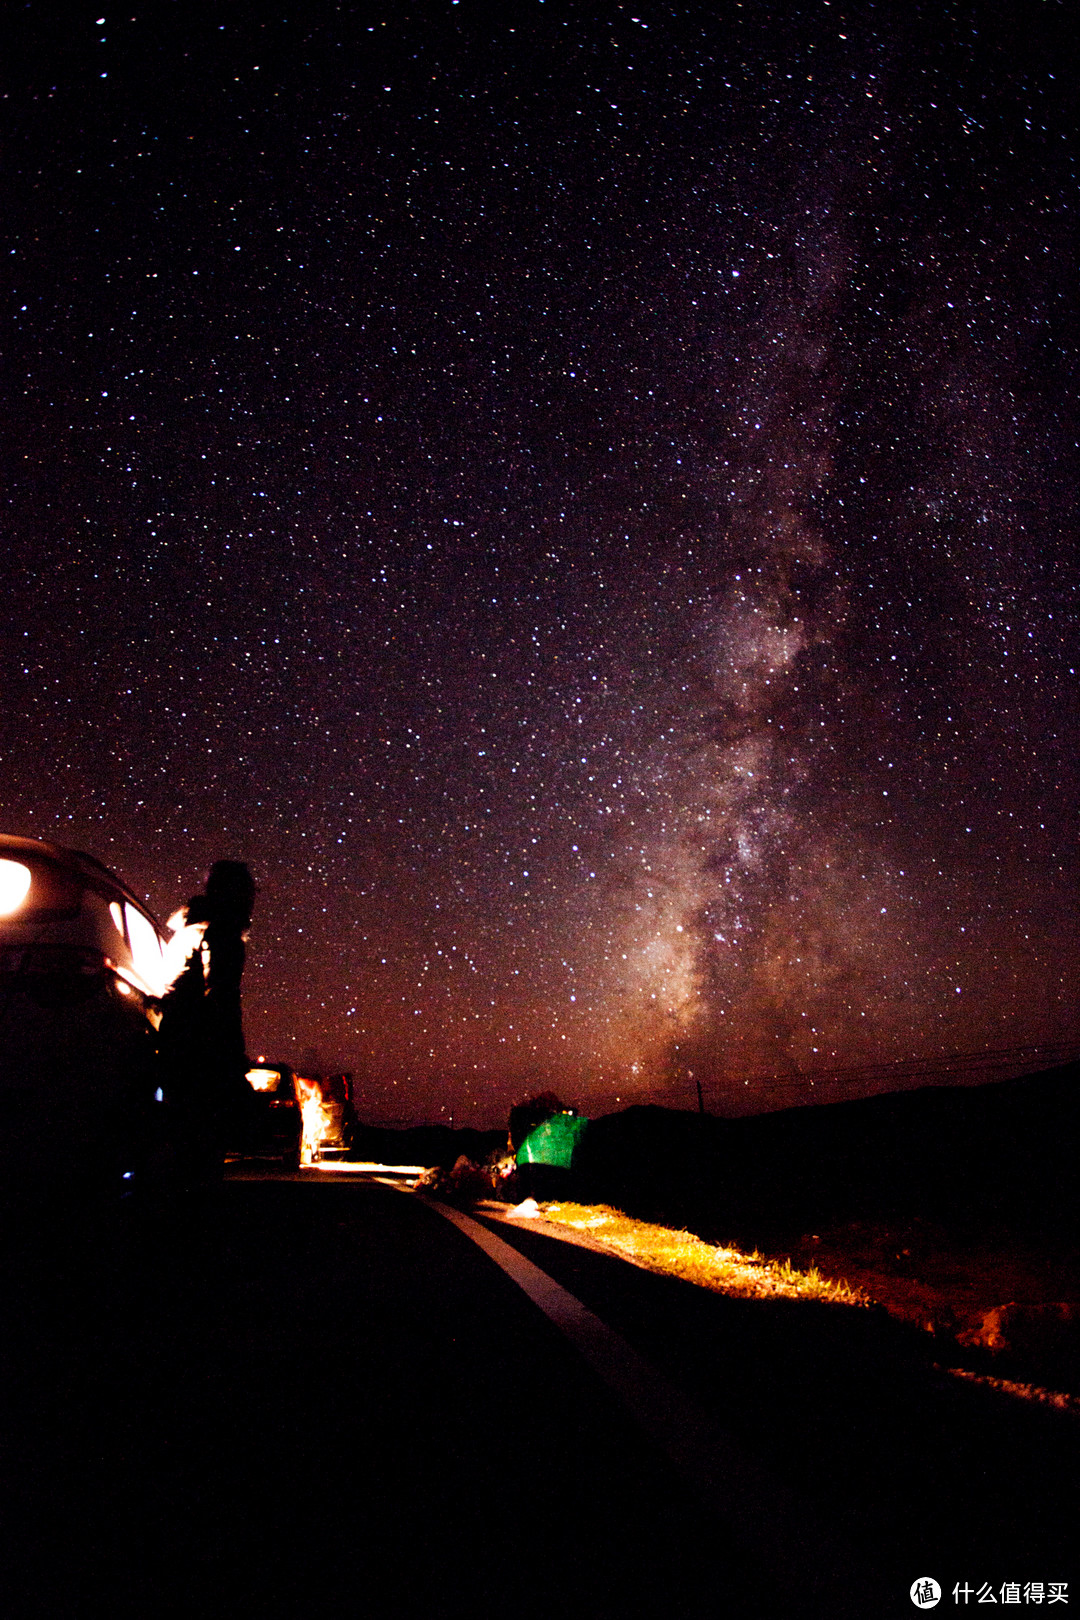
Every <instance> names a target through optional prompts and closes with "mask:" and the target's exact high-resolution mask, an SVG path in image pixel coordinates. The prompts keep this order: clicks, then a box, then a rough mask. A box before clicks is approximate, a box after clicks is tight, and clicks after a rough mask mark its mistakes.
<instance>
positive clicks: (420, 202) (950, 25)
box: [0, 0, 1080, 1123]
mask: <svg viewBox="0 0 1080 1620" xmlns="http://www.w3.org/2000/svg"><path fill="white" fill-rule="evenodd" d="M1074 24H1075V12H1074V10H1073V8H1072V7H1071V6H1069V5H1067V4H1058V3H1053V0H1024V3H1022V4H1019V3H1018V4H1013V5H1010V4H994V5H991V4H979V3H976V4H970V3H969V4H964V5H958V4H949V3H934V4H932V5H931V4H929V3H919V0H905V3H903V4H896V5H893V6H890V5H888V4H872V3H870V0H863V3H861V4H850V5H845V4H842V3H841V0H832V3H831V4H830V3H828V0H807V3H806V4H803V5H799V4H795V3H789V4H782V3H777V4H773V5H769V4H759V3H756V0H744V3H743V4H742V5H737V4H731V5H726V6H725V5H719V6H717V5H712V6H707V7H706V6H702V7H698V6H695V5H674V6H672V5H670V4H668V5H657V4H653V0H648V3H647V4H646V3H645V0H642V4H641V5H625V6H624V5H616V4H607V3H598V0H593V3H573V0H546V3H541V0H511V3H510V4H506V5H500V6H491V7H488V6H481V5H479V4H478V3H477V0H460V3H458V0H445V3H438V4H437V3H428V4H423V5H410V4H402V5H394V6H385V7H381V8H379V7H374V6H372V7H365V6H362V5H350V4H346V3H343V4H341V5H337V6H331V5H323V6H319V5H318V4H315V5H313V4H311V3H310V0H305V4H304V5H303V6H296V7H294V6H292V5H290V4H282V5H280V6H278V7H277V8H276V9H275V8H274V7H272V6H269V5H267V6H263V7H258V8H255V7H251V8H243V7H229V6H223V7H221V6H214V7H200V6H198V5H194V6H180V5H178V4H175V3H165V0H160V3H155V4H154V5H152V6H146V7H143V6H140V5H138V4H136V3H135V0H128V3H127V5H126V8H125V9H124V10H123V11H122V12H121V11H119V10H114V9H112V8H111V7H110V6H108V5H102V6H100V7H98V8H97V9H94V7H92V6H85V5H84V6H82V7H81V8H70V7H66V8H59V7H50V6H46V5H41V4H37V3H32V4H29V5H27V6H25V7H20V8H18V9H16V8H11V10H10V11H9V13H8V24H7V29H8V33H7V35H6V37H5V50H4V55H5V59H6V68H5V69H4V74H5V80H4V85H3V91H4V99H3V102H2V104H0V129H2V134H3V147H2V153H3V156H2V166H0V239H2V248H0V253H2V257H3V262H4V265H5V266H6V270H5V274H4V286H3V292H4V305H3V308H2V310H0V319H2V320H3V322H4V323H5V328H4V336H3V342H2V344H0V349H2V353H3V379H4V432H3V446H2V451H0V456H2V471H3V504H2V506H0V511H2V514H3V518H2V521H3V534H2V540H0V547H2V559H3V560H2V569H3V587H4V588H3V592H2V595H0V679H2V690H3V704H2V723H0V754H2V764H0V804H2V810H0V826H2V828H3V830H5V831H10V832H17V833H24V834H30V835H34V836H39V837H45V838H51V839H55V840H57V841H59V842H62V843H66V844H73V845H75V846H78V847H81V848H85V849H87V850H90V851H91V852H93V853H94V854H96V855H98V856H99V857H100V858H101V859H103V860H104V861H105V862H106V863H107V864H108V865H110V866H112V867H114V868H115V869H116V870H118V871H119V872H121V873H122V874H123V875H124V876H126V877H127V878H128V880H129V881H130V882H132V883H133V885H134V886H135V887H136V888H137V889H138V890H139V891H140V892H141V893H145V894H146V896H147V897H148V899H149V901H150V903H151V905H152V907H153V908H154V909H155V911H156V912H157V913H158V915H159V916H161V917H162V918H164V917H166V916H167V915H168V914H169V913H170V912H171V911H172V910H173V909H174V907H175V906H177V905H178V904H179V903H181V902H182V901H183V900H184V899H185V898H186V897H187V896H188V895H189V894H191V893H192V892H194V891H195V890H196V889H197V888H199V887H200V886H201V883H202V880H203V877H204V875H205V871H206V868H207V866H208V865H209V863H210V862H211V861H212V860H214V859H217V858H219V857H233V858H240V859H246V860H247V861H249V862H250V864H251V866H252V868H253V870H254V872H255V874H256V878H257V881H258V883H259V885H260V898H259V904H258V909H257V912H256V918H255V924H254V927H253V931H252V938H251V945H250V949H249V968H248V976H247V980H246V987H247V988H246V1024H247V1031H248V1045H249V1050H250V1051H251V1052H252V1054H255V1053H256V1052H260V1053H265V1054H266V1055H267V1056H268V1057H276V1058H278V1059H280V1060H283V1061H293V1062H296V1061H298V1060H299V1059H300V1058H301V1055H303V1060H304V1061H305V1062H306V1063H307V1064H308V1065H309V1066H310V1065H313V1064H316V1063H317V1064H320V1065H322V1066H323V1067H324V1068H328V1067H347V1068H350V1069H353V1070H354V1071H355V1072H356V1075H357V1078H358V1082H359V1091H360V1106H361V1113H362V1114H364V1113H366V1115H367V1117H369V1118H414V1117H415V1118H419V1117H435V1116H440V1115H442V1116H445V1115H446V1114H448V1113H453V1114H454V1116H455V1119H456V1121H457V1122H458V1123H465V1122H472V1123H492V1122H497V1121H498V1120H499V1119H500V1118H502V1117H504V1111H505V1107H506V1105H507V1103H508V1102H510V1101H513V1100H515V1099H517V1098H518V1097H520V1096H522V1095H524V1094H525V1093H526V1092H529V1091H533V1090H536V1089H539V1088H541V1087H548V1086H551V1087H554V1088H555V1089H556V1090H557V1091H559V1092H560V1093H561V1094H562V1095H563V1096H564V1097H565V1098H566V1099H567V1100H568V1101H570V1102H576V1103H578V1104H580V1105H581V1106H583V1107H585V1108H586V1109H587V1110H588V1109H592V1110H593V1111H597V1110H599V1108H600V1107H603V1106H615V1105H616V1104H615V1099H616V1098H618V1099H619V1100H620V1102H621V1104H624V1105H625V1104H626V1103H629V1102H633V1101H644V1100H653V1101H657V1100H668V1101H675V1102H677V1103H678V1104H679V1105H680V1106H696V1097H695V1096H694V1094H693V1093H694V1080H700V1082H701V1083H702V1085H703V1088H704V1095H705V1099H706V1102H707V1103H708V1105H709V1106H711V1107H713V1108H714V1109H715V1110H716V1111H718V1112H724V1111H733V1110H734V1111H738V1110H745V1109H747V1108H761V1107H772V1106H776V1105H777V1104H778V1103H780V1102H790V1101H802V1100H806V1099H808V1098H811V1097H813V1096H817V1097H822V1096H825V1095H828V1096H833V1095H838V1094H840V1093H841V1092H842V1093H843V1094H845V1095H854V1094H857V1093H858V1091H859V1090H860V1088H861V1089H863V1090H866V1089H874V1086H875V1085H877V1084H880V1083H881V1082H880V1078H879V1079H878V1080H874V1081H871V1080H869V1079H867V1077H866V1076H865V1075H864V1076H862V1078H861V1079H860V1077H859V1076H858V1074H856V1075H854V1076H851V1075H849V1076H848V1077H847V1078H846V1079H844V1081H843V1083H842V1085H841V1086H840V1088H839V1091H838V1089H837V1087H836V1086H835V1085H833V1086H832V1087H831V1088H830V1085H829V1076H830V1074H832V1073H833V1072H834V1071H835V1070H836V1069H837V1068H840V1069H843V1070H856V1071H857V1070H859V1069H860V1068H863V1067H865V1066H867V1065H881V1064H890V1063H893V1064H900V1065H909V1066H911V1065H914V1066H916V1067H918V1066H919V1065H921V1066H922V1069H921V1071H920V1072H922V1073H923V1074H924V1075H925V1074H926V1073H931V1074H932V1073H934V1072H936V1071H935V1067H934V1066H935V1065H938V1066H940V1065H942V1064H946V1067H947V1061H946V1060H950V1059H953V1058H954V1057H955V1056H956V1055H957V1054H960V1055H961V1056H962V1057H964V1058H965V1061H967V1059H968V1058H969V1057H970V1055H971V1054H979V1053H984V1052H986V1051H991V1052H1001V1051H1005V1050H1012V1049H1014V1048H1018V1047H1039V1048H1040V1049H1041V1050H1042V1051H1043V1052H1047V1051H1050V1050H1054V1051H1057V1050H1059V1049H1061V1048H1062V1047H1063V1046H1067V1045H1068V1044H1069V1043H1073V1045H1074V1047H1075V1049H1076V1050H1080V1014H1078V1011H1077V992H1078V990H1080V982H1078V981H1080V973H1078V968H1077V961H1078V953H1077V945H1078V929H1077V909H1076V896H1077V875H1078V873H1077V867H1078V864H1080V863H1078V859H1077V825H1076V802H1077V786H1078V767H1077V747H1076V744H1077V737H1078V735H1080V725H1078V719H1080V717H1078V676H1077V670H1078V669H1080V645H1078V599H1077V587H1078V582H1080V559H1078V553H1077V545H1076V539H1075V534H1076V504H1077V489H1078V487H1080V485H1078V477H1077V473H1078V468H1077V455H1076V451H1077V439H1078V437H1080V435H1078V432H1077V422H1076V395H1077V388H1076V381H1077V379H1076V353H1077V301H1076V245H1077V233H1076V208H1075V199H1076V192H1075V155H1076V153H1075V147H1076V140H1075V130H1076V119H1075V107H1074V105H1073V102H1072V99H1071V88H1072V86H1071V75H1070V74H1069V72H1068V69H1067V67H1066V65H1065V64H1066V63H1067V61H1068V60H1069V59H1070V56H1071V48H1070V47H1071V45H1072V44H1073V43H1074V41H1073V40H1072V38H1071V35H1072V33H1073V30H1074ZM901 1072H902V1073H907V1072H908V1071H906V1070H903V1071H901ZM911 1072H912V1073H914V1069H912V1070H911ZM943 1072H944V1071H943ZM970 1072H974V1071H970ZM770 1075H772V1076H775V1075H781V1076H789V1077H790V1076H797V1075H802V1076H804V1077H805V1080H804V1081H802V1082H800V1081H797V1080H792V1079H790V1078H789V1079H787V1080H785V1081H782V1082H781V1083H780V1084H779V1085H777V1084H774V1083H771V1082H769V1081H768V1080H767V1079H765V1078H764V1077H767V1076H770ZM811 1077H812V1078H813V1079H814V1081H815V1088H816V1089H815V1088H811V1087H810V1084H809V1081H810V1078H811Z"/></svg>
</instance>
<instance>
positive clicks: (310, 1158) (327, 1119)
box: [296, 1074, 334, 1164]
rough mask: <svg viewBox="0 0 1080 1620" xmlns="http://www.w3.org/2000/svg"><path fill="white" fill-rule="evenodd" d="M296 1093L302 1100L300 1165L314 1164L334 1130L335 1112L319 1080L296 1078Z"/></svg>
mask: <svg viewBox="0 0 1080 1620" xmlns="http://www.w3.org/2000/svg"><path fill="white" fill-rule="evenodd" d="M296 1093H297V1096H298V1097H299V1099H300V1117H301V1119H302V1120H303V1124H304V1128H303V1135H302V1136H301V1138H300V1163H301V1164H314V1163H315V1162H316V1160H317V1159H318V1157H319V1150H320V1148H321V1147H322V1144H323V1142H324V1140H325V1139H326V1138H327V1137H328V1136H330V1135H331V1134H332V1132H333V1129H334V1111H333V1109H332V1108H331V1107H330V1105H329V1104H328V1103H327V1102H326V1101H325V1099H324V1098H323V1093H322V1086H321V1085H320V1084H319V1082H318V1080H308V1079H305V1077H304V1076H303V1075H300V1074H298V1075H297V1076H296Z"/></svg>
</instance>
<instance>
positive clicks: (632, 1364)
mask: <svg viewBox="0 0 1080 1620" xmlns="http://www.w3.org/2000/svg"><path fill="white" fill-rule="evenodd" d="M424 1201H425V1203H426V1204H427V1205H428V1207H429V1208H431V1209H434V1210H437V1211H438V1213H439V1214H440V1215H442V1216H443V1217H444V1219H446V1220H448V1221H450V1222H452V1223H453V1225H454V1226H456V1227H457V1228H458V1229H459V1231H461V1232H464V1234H465V1236H466V1237H468V1238H470V1239H471V1240H472V1242H473V1243H475V1244H476V1245H477V1246H478V1247H479V1248H481V1249H483V1251H484V1253H485V1254H486V1255H488V1256H489V1258H490V1259H492V1260H494V1262H495V1264H496V1265H497V1266H499V1267H500V1269H501V1270H502V1271H504V1272H505V1273H506V1275H507V1276H508V1277H510V1278H511V1279H512V1281H514V1282H515V1283H517V1285H518V1287H519V1288H520V1289H522V1291H523V1292H524V1293H526V1294H527V1295H528V1296H529V1298H530V1299H531V1300H532V1301H533V1303H534V1304H536V1305H538V1306H539V1307H540V1309H541V1310H542V1311H543V1313H544V1315H545V1316H546V1317H547V1318H548V1319H549V1321H551V1322H553V1323H554V1324H555V1326H556V1327H557V1328H559V1330H560V1332H562V1333H563V1334H565V1336H566V1337H567V1338H568V1339H569V1340H570V1342H571V1343H572V1344H573V1345H574V1346H575V1347H576V1348H577V1350H579V1351H580V1353H581V1354H582V1355H583V1356H584V1357H585V1360H586V1361H587V1362H588V1363H589V1365H590V1366H591V1367H592V1368H593V1369H594V1370H595V1371H596V1372H597V1373H599V1375H600V1377H601V1378H602V1379H603V1380H604V1382H605V1383H606V1384H607V1385H608V1387H609V1388H610V1389H612V1390H613V1391H614V1392H615V1394H616V1395H617V1396H618V1397H619V1399H620V1400H621V1401H622V1402H623V1404H624V1405H625V1406H626V1407H627V1408H628V1409H629V1411H630V1413H631V1414H632V1416H633V1417H634V1419H635V1421H636V1422H637V1423H638V1424H639V1425H640V1427H641V1428H643V1429H644V1430H645V1432H646V1434H648V1435H649V1436H650V1438H651V1439H652V1440H654V1441H655V1442H656V1443H657V1444H658V1445H659V1446H660V1447H661V1449H662V1450H663V1451H665V1452H666V1453H667V1455H668V1457H669V1458H670V1459H671V1461H672V1462H673V1463H674V1464H675V1466H676V1467H677V1468H678V1469H679V1470H680V1471H681V1472H682V1473H683V1474H684V1475H686V1476H688V1477H689V1479H690V1481H691V1482H692V1484H693V1485H694V1486H695V1487H697V1489H698V1490H699V1491H701V1492H703V1493H705V1494H706V1495H707V1496H708V1498H709V1499H710V1501H711V1503H712V1505H713V1508H714V1509H715V1510H716V1511H717V1512H718V1513H719V1514H720V1515H721V1516H722V1518H723V1519H724V1520H725V1521H726V1522H727V1523H728V1524H729V1525H730V1526H731V1527H732V1528H733V1529H734V1530H735V1531H736V1532H737V1534H738V1538H739V1540H740V1541H741V1542H742V1543H743V1544H744V1545H745V1546H746V1547H747V1548H748V1549H752V1550H753V1551H754V1553H755V1554H756V1555H758V1556H760V1557H762V1558H763V1559H766V1560H767V1561H768V1566H769V1573H770V1576H771V1577H772V1579H773V1580H774V1581H775V1582H776V1583H777V1584H778V1585H779V1586H780V1587H781V1588H782V1589H783V1590H784V1591H785V1593H786V1594H787V1595H788V1597H789V1598H790V1600H791V1601H792V1602H793V1603H794V1604H795V1605H796V1607H795V1608H793V1609H792V1610H791V1611H789V1612H790V1613H793V1614H794V1613H797V1612H798V1606H799V1605H800V1600H803V1601H809V1602H811V1604H814V1603H817V1602H820V1601H821V1599H822V1597H828V1598H831V1600H832V1601H831V1603H830V1613H831V1614H834V1615H836V1616H837V1617H840V1616H843V1615H846V1614H848V1613H851V1614H853V1615H854V1614H858V1615H863V1616H864V1615H866V1614H870V1613H873V1612H874V1610H873V1609H869V1608H866V1607H865V1604H866V1603H867V1602H868V1601H870V1602H872V1601H874V1599H877V1601H880V1592H879V1591H878V1592H875V1593H874V1594H873V1597H872V1596H871V1593H870V1590H869V1582H866V1581H865V1578H864V1577H863V1578H860V1573H861V1572H858V1571H857V1564H858V1558H857V1555H856V1554H855V1553H854V1550H853V1549H852V1548H851V1547H850V1546H844V1545H842V1544H840V1543H839V1541H838V1539H837V1537H836V1535H835V1531H834V1530H833V1528H832V1526H831V1525H829V1524H827V1523H826V1521H825V1520H824V1518H823V1517H822V1516H821V1515H820V1513H819V1512H818V1511H817V1510H816V1508H815V1507H814V1506H813V1505H812V1504H811V1503H810V1502H809V1501H807V1500H806V1499H805V1498H799V1497H797V1496H796V1495H795V1493H794V1492H793V1491H792V1490H791V1489H790V1488H789V1487H788V1486H787V1485H785V1484H784V1483H783V1482H782V1481H780V1480H777V1479H776V1478H775V1477H773V1476H771V1475H770V1474H769V1473H768V1472H767V1471H766V1470H765V1469H764V1468H762V1467H761V1465H760V1464H759V1463H757V1462H755V1461H754V1460H753V1459H752V1458H751V1457H750V1456H749V1455H748V1454H747V1452H746V1451H745V1449H744V1448H743V1447H742V1446H741V1445H740V1444H739V1443H738V1442H737V1441H736V1440H734V1439H733V1438H732V1437H731V1436H730V1435H728V1434H725V1433H724V1432H723V1431H722V1430H721V1429H720V1428H719V1427H718V1425H717V1424H716V1422H715V1421H714V1419H713V1418H712V1417H711V1415H710V1414H709V1413H708V1412H706V1410H705V1408H704V1407H702V1406H700V1405H699V1404H698V1402H697V1401H695V1400H694V1399H693V1398H692V1397H691V1396H689V1395H687V1394H685V1393H684V1392H683V1390H681V1389H679V1388H678V1387H677V1385H675V1384H673V1383H672V1382H671V1380H670V1379H669V1378H667V1377H666V1376H665V1375H664V1374H663V1373H662V1372H660V1371H658V1369H657V1368H655V1367H654V1366H652V1364H651V1363H650V1362H648V1361H646V1359H645V1357H644V1356H642V1355H639V1353H638V1352H637V1351H636V1350H635V1349H634V1347H633V1345H631V1344H629V1343H628V1342H627V1340H626V1339H624V1338H623V1336H622V1334H621V1333H617V1332H616V1331H615V1329H614V1328H611V1327H609V1326H608V1325H607V1323H606V1322H604V1321H602V1320H601V1318H600V1317H599V1316H597V1315H596V1314H595V1313H594V1312H593V1311H590V1310H589V1309H588V1307H587V1306H585V1305H583V1304H582V1303H581V1301H580V1300H579V1299H576V1298H575V1297H574V1295H573V1294H571V1293H569V1292H568V1290H567V1289H565V1288H563V1287H562V1286H561V1284H559V1283H557V1282H556V1281H555V1279H554V1278H553V1277H549V1276H548V1274H547V1272H546V1271H542V1270H541V1269H540V1267H539V1266H537V1265H534V1264H533V1262H532V1261H531V1260H527V1259H526V1258H525V1256H524V1255H523V1254H520V1253H519V1252H518V1250H517V1249H515V1248H513V1247H512V1246H511V1245H510V1244H509V1243H506V1242H504V1241H503V1239H502V1238H500V1237H497V1236H496V1235H495V1233H494V1232H489V1231H488V1229H487V1227H486V1226H482V1225H481V1224H480V1222H479V1221H475V1220H473V1219H472V1217H471V1216H469V1215H465V1214H463V1213H462V1211H461V1210H458V1209H453V1208H452V1207H451V1206H450V1205H449V1204H440V1203H438V1202H437V1201H435V1200H434V1199H425V1200H424ZM808 1554H809V1555H810V1557H811V1558H812V1560H813V1561H812V1563H811V1562H808ZM838 1589H839V1590H838ZM841 1592H842V1594H843V1595H842V1596H841V1595H840V1593H841ZM849 1604H850V1605H851V1608H850V1610H849V1608H848V1605H849Z"/></svg>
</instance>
